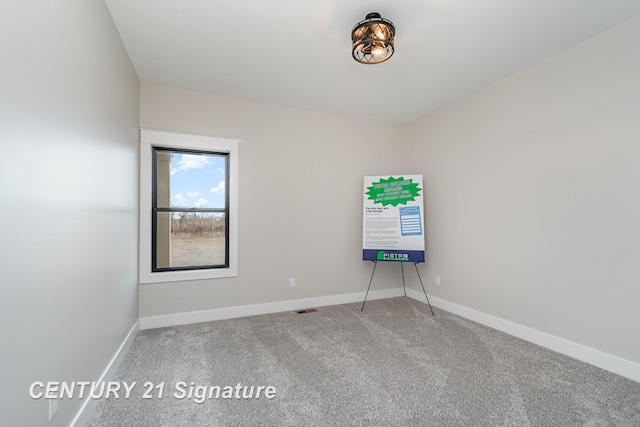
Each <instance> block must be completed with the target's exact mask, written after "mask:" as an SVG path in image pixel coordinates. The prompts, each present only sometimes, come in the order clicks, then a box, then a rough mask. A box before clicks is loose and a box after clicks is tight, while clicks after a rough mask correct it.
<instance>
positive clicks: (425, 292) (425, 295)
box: [413, 262, 435, 317]
mask: <svg viewBox="0 0 640 427" xmlns="http://www.w3.org/2000/svg"><path fill="white" fill-rule="evenodd" d="M413 265H414V266H415V267H416V273H418V279H420V286H422V292H424V297H425V298H426V299H427V304H429V310H431V315H432V316H434V317H435V314H433V308H431V303H430V302H429V297H428V296H427V291H425V290H424V285H423V284H422V277H420V272H419V271H418V263H417V262H414V263H413Z"/></svg>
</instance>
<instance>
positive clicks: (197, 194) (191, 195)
mask: <svg viewBox="0 0 640 427" xmlns="http://www.w3.org/2000/svg"><path fill="white" fill-rule="evenodd" d="M200 196H204V194H202V193H201V192H199V191H192V192H189V193H187V197H188V198H190V199H197V198H198V197H200Z"/></svg>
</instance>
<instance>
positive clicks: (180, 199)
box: [171, 193, 187, 206]
mask: <svg viewBox="0 0 640 427" xmlns="http://www.w3.org/2000/svg"><path fill="white" fill-rule="evenodd" d="M186 201H187V199H185V198H184V196H183V195H182V194H179V193H178V194H176V195H175V196H173V200H172V201H171V206H182V205H183V204H184V203H185V202H186Z"/></svg>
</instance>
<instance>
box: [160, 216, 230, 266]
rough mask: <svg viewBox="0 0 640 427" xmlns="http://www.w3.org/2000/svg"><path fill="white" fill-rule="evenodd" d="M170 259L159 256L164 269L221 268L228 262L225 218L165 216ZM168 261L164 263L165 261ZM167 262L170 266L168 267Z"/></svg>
mask: <svg viewBox="0 0 640 427" xmlns="http://www.w3.org/2000/svg"><path fill="white" fill-rule="evenodd" d="M169 215H170V219H171V220H170V224H169V227H170V238H169V241H168V247H169V257H166V256H164V255H162V254H160V253H159V254H158V266H160V267H162V268H176V267H177V268H180V267H203V266H220V265H225V263H226V256H225V255H226V253H225V252H226V241H225V235H226V233H225V217H224V214H220V213H189V212H174V213H172V214H169V213H164V214H162V215H160V216H159V218H163V217H164V218H166V219H169ZM162 259H164V260H165V262H164V263H162V262H161V260H162ZM167 262H168V263H169V265H166V264H167Z"/></svg>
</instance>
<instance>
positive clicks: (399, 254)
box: [362, 249, 424, 262]
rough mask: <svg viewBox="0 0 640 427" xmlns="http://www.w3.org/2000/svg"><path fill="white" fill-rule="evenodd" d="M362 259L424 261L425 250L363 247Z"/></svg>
mask: <svg viewBox="0 0 640 427" xmlns="http://www.w3.org/2000/svg"><path fill="white" fill-rule="evenodd" d="M362 260H363V261H405V262H424V251H394V250H391V251H390V250H384V249H363V250H362Z"/></svg>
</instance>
